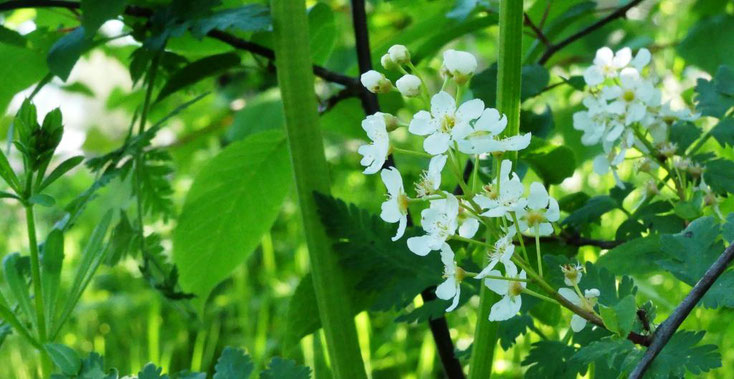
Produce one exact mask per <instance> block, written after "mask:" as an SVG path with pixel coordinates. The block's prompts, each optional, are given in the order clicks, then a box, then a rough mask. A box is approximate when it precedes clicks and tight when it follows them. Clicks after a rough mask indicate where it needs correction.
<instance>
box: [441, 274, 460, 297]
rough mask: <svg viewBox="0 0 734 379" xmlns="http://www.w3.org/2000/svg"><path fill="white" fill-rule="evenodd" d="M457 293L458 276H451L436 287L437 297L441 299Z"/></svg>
mask: <svg viewBox="0 0 734 379" xmlns="http://www.w3.org/2000/svg"><path fill="white" fill-rule="evenodd" d="M454 295H456V278H455V277H453V276H449V277H448V278H446V280H445V281H444V282H443V283H441V284H439V285H438V287H436V297H438V298H439V299H441V300H448V299H450V298H452V297H454Z"/></svg>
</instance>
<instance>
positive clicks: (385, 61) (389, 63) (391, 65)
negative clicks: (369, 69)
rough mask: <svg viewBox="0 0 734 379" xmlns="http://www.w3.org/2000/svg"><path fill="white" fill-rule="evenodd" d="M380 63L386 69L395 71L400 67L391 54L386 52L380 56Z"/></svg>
mask: <svg viewBox="0 0 734 379" xmlns="http://www.w3.org/2000/svg"><path fill="white" fill-rule="evenodd" d="M380 63H381V64H382V67H383V68H384V69H385V70H388V71H394V70H397V69H398V67H399V66H398V64H397V63H395V61H394V60H392V58H391V57H390V54H385V55H383V56H382V58H380Z"/></svg>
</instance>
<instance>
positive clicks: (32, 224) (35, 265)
mask: <svg viewBox="0 0 734 379" xmlns="http://www.w3.org/2000/svg"><path fill="white" fill-rule="evenodd" d="M32 188H33V174H32V173H29V174H28V178H27V180H26V196H27V198H30V197H31V196H33V190H32ZM25 216H26V225H27V227H28V248H29V249H30V252H31V280H32V281H33V299H34V300H35V302H36V327H37V328H38V340H39V341H40V342H41V343H45V342H46V320H45V314H46V313H45V308H44V304H43V292H42V291H43V290H42V289H41V261H40V258H39V257H38V239H37V238H36V216H35V213H34V212H33V204H31V203H28V202H26V203H25Z"/></svg>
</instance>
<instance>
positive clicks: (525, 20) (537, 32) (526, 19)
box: [522, 13, 551, 46]
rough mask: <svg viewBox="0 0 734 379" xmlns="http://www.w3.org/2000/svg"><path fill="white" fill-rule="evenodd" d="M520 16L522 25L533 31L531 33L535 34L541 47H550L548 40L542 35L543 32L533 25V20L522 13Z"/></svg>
mask: <svg viewBox="0 0 734 379" xmlns="http://www.w3.org/2000/svg"><path fill="white" fill-rule="evenodd" d="M522 15H523V24H525V25H526V26H529V27H530V29H532V30H533V33H535V36H536V37H538V39H539V40H540V42H542V43H543V45H545V46H550V45H551V42H550V40H548V37H546V36H545V34H543V31H542V30H540V28H538V27H537V26H536V25H535V24H534V23H533V20H531V19H530V16H528V14H527V13H523V14H522Z"/></svg>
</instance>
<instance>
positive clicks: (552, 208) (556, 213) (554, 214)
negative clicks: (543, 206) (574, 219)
mask: <svg viewBox="0 0 734 379" xmlns="http://www.w3.org/2000/svg"><path fill="white" fill-rule="evenodd" d="M560 217H561V211H560V209H559V207H558V201H556V199H554V198H552V197H551V198H550V199H549V200H548V210H547V211H546V212H545V218H546V219H547V220H548V221H550V222H556V221H558V219H559V218H560Z"/></svg>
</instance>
